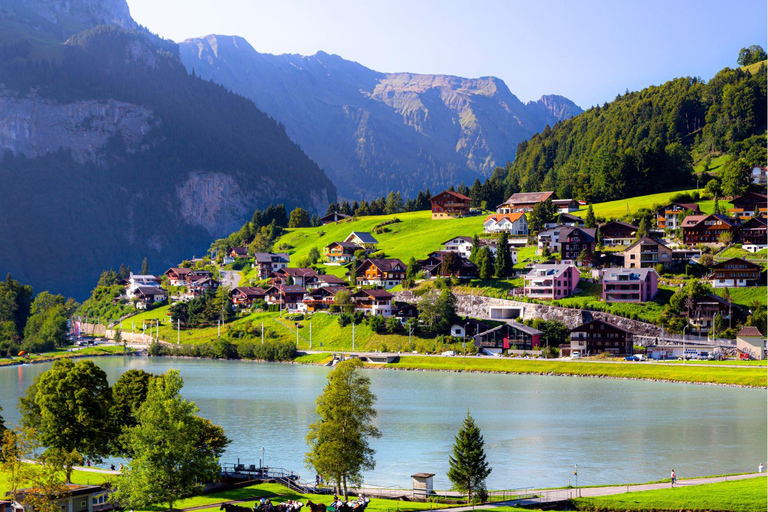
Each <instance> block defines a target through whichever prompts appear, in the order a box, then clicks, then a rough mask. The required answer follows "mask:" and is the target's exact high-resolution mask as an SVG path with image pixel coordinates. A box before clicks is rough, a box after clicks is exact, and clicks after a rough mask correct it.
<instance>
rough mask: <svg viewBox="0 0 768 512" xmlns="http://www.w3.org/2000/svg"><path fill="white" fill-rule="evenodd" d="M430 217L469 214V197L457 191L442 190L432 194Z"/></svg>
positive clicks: (451, 217) (447, 217) (450, 217)
mask: <svg viewBox="0 0 768 512" xmlns="http://www.w3.org/2000/svg"><path fill="white" fill-rule="evenodd" d="M430 201H431V202H432V219H454V218H458V217H464V216H465V215H468V214H469V205H470V203H471V202H472V200H471V199H470V198H468V197H467V196H465V195H463V194H459V193H458V192H452V191H450V190H444V191H442V192H440V193H439V194H437V195H435V196H432V198H431V199H430Z"/></svg>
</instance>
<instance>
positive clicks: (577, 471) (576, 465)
mask: <svg viewBox="0 0 768 512" xmlns="http://www.w3.org/2000/svg"><path fill="white" fill-rule="evenodd" d="M573 476H574V477H575V478H576V494H577V495H578V492H579V491H578V489H579V465H578V464H575V465H574V466H573Z"/></svg>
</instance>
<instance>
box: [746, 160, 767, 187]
mask: <svg viewBox="0 0 768 512" xmlns="http://www.w3.org/2000/svg"><path fill="white" fill-rule="evenodd" d="M767 171H768V169H766V168H765V167H760V166H757V165H756V166H755V167H753V168H752V174H751V176H750V178H751V180H752V183H753V184H754V185H762V186H763V187H765V186H766V185H768V175H766V172H767Z"/></svg>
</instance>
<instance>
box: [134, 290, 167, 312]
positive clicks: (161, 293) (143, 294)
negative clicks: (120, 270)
mask: <svg viewBox="0 0 768 512" xmlns="http://www.w3.org/2000/svg"><path fill="white" fill-rule="evenodd" d="M131 298H135V299H136V300H137V302H136V307H137V308H139V309H146V308H147V307H148V306H151V305H153V304H157V303H158V302H163V301H165V300H168V294H167V293H165V290H163V289H162V288H160V287H159V286H137V287H136V288H134V289H133V291H132V297H131Z"/></svg>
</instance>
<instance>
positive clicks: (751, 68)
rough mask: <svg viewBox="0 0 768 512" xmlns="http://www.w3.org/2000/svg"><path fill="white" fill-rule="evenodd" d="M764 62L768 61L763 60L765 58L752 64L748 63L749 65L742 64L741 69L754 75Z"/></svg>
mask: <svg viewBox="0 0 768 512" xmlns="http://www.w3.org/2000/svg"><path fill="white" fill-rule="evenodd" d="M766 63H768V61H765V60H764V61H762V62H755V63H754V64H750V65H749V66H742V67H741V69H743V70H744V71H748V72H750V73H751V74H753V75H754V74H755V73H757V70H758V69H760V66H762V65H764V64H766Z"/></svg>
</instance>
